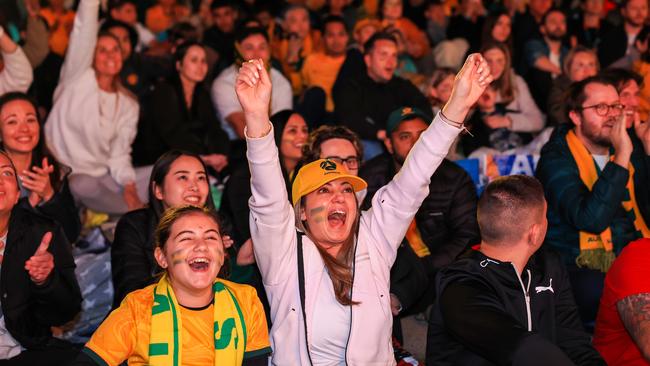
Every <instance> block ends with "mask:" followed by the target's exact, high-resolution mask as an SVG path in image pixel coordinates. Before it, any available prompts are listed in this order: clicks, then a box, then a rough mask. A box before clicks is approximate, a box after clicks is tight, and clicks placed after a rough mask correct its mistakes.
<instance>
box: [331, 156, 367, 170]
mask: <svg viewBox="0 0 650 366" xmlns="http://www.w3.org/2000/svg"><path fill="white" fill-rule="evenodd" d="M325 159H327V160H331V161H333V162H335V163H336V164H345V166H346V167H347V168H348V169H359V162H360V161H359V158H357V157H356V156H348V157H347V158H342V157H339V156H328V157H326V158H325Z"/></svg>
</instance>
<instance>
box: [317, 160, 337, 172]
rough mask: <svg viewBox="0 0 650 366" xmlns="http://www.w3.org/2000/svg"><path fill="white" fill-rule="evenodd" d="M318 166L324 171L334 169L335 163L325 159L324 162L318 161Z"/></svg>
mask: <svg viewBox="0 0 650 366" xmlns="http://www.w3.org/2000/svg"><path fill="white" fill-rule="evenodd" d="M320 167H321V169H323V170H326V171H331V170H336V163H335V162H333V161H331V160H325V161H324V162H322V163H320Z"/></svg>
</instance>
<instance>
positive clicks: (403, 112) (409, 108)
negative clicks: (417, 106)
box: [402, 107, 413, 116]
mask: <svg viewBox="0 0 650 366" xmlns="http://www.w3.org/2000/svg"><path fill="white" fill-rule="evenodd" d="M411 113H413V108H411V107H405V108H402V116H406V115H407V114H411Z"/></svg>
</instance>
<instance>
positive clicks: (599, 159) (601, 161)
mask: <svg viewBox="0 0 650 366" xmlns="http://www.w3.org/2000/svg"><path fill="white" fill-rule="evenodd" d="M592 156H593V157H594V161H596V164H597V165H598V168H600V170H601V171H602V170H603V169H605V165H607V163H608V162H609V154H607V155H596V154H593V155H592Z"/></svg>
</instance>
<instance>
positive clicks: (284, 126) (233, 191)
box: [220, 110, 309, 289]
mask: <svg viewBox="0 0 650 366" xmlns="http://www.w3.org/2000/svg"><path fill="white" fill-rule="evenodd" d="M270 120H271V123H272V124H273V128H274V129H273V131H274V136H273V137H274V138H275V143H276V145H277V146H278V149H279V150H278V151H279V153H280V167H281V169H282V176H283V178H284V181H285V185H286V187H287V188H290V187H291V178H290V177H293V176H294V173H295V171H296V167H298V163H299V161H300V159H301V158H302V156H303V152H302V149H303V146H304V145H305V142H306V141H307V135H308V134H309V129H308V127H307V123H306V122H305V119H304V118H302V116H301V115H300V114H298V113H297V112H295V111H292V110H284V111H280V112H278V113H276V114H274V115H272V116H271V118H270ZM250 180H251V173H250V170H249V168H248V165H242V166H240V167H239V168H238V169H237V170H235V171H234V172H233V174H232V175H231V176H230V178H229V179H228V181H227V182H226V187H225V189H224V192H223V201H222V204H221V207H220V212H221V213H223V214H225V215H226V216H228V217H230V218H231V219H232V223H233V237H234V241H235V243H236V244H237V246H241V249H240V251H239V256H238V259H237V263H238V264H242V265H245V264H250V263H253V262H254V261H255V258H254V257H253V251H252V243H251V239H250V238H251V234H250V225H249V222H248V220H249V218H250V210H249V207H248V198H250V196H251V187H250V185H249V182H250ZM244 253H246V254H244ZM260 289H261V287H260Z"/></svg>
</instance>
